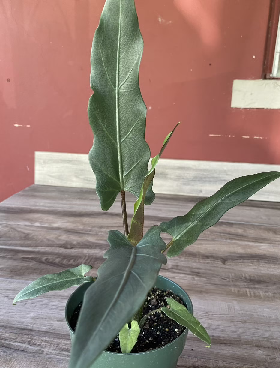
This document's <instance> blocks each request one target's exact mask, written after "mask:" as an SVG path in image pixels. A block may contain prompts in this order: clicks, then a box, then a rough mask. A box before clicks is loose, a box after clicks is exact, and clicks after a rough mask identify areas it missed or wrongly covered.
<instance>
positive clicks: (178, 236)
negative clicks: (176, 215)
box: [173, 176, 268, 241]
mask: <svg viewBox="0 0 280 368" xmlns="http://www.w3.org/2000/svg"><path fill="white" fill-rule="evenodd" d="M267 177H268V176H266V177H262V178H260V179H259V180H256V181H255V182H254V183H257V182H258V181H262V180H264V179H266V178H267ZM251 184H252V183H249V184H245V185H244V186H241V187H239V188H238V189H236V190H234V191H233V192H231V193H230V194H226V195H224V196H223V197H222V198H221V199H219V200H218V201H217V202H215V203H214V204H213V205H212V206H210V207H209V209H208V210H207V211H206V212H204V213H203V214H202V215H201V216H199V217H198V218H197V219H196V220H195V221H193V222H192V223H191V224H190V225H189V226H188V227H187V228H186V229H185V230H183V231H182V232H181V233H180V234H179V235H177V236H175V237H174V238H173V241H176V240H178V239H179V238H180V237H181V236H183V235H184V234H185V233H186V232H187V231H188V230H189V229H190V228H191V227H193V226H195V225H196V223H197V222H198V221H199V220H200V219H201V218H203V217H204V216H206V215H207V214H208V212H210V211H212V209H213V208H214V207H215V206H216V205H218V204H219V203H220V202H221V201H223V200H224V199H225V198H227V197H229V196H230V195H232V194H234V193H236V192H238V191H239V190H240V189H244V188H246V187H247V186H249V185H251ZM175 225H176V224H175Z"/></svg>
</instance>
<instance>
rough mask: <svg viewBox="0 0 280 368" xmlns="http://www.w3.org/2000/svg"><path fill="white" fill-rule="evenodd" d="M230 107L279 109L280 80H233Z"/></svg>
mask: <svg viewBox="0 0 280 368" xmlns="http://www.w3.org/2000/svg"><path fill="white" fill-rule="evenodd" d="M231 107H234V108H240V109H280V80H272V79H264V80H263V79H257V80H239V79H236V80H235V81H233V87H232V100H231Z"/></svg>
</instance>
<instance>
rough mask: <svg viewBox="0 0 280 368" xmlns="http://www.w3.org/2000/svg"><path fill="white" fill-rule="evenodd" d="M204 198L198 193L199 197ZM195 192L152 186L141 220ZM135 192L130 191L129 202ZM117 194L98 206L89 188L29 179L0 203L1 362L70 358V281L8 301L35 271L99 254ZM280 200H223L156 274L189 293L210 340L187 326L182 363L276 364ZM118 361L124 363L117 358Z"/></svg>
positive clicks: (163, 215)
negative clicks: (218, 214)
mask: <svg viewBox="0 0 280 368" xmlns="http://www.w3.org/2000/svg"><path fill="white" fill-rule="evenodd" d="M200 199H201V198H200ZM197 201H198V198H196V197H184V196H171V195H158V196H157V198H156V201H155V203H154V204H153V205H152V206H149V207H147V211H146V212H147V221H146V227H149V226H151V225H153V224H159V223H160V222H162V221H164V220H167V219H169V218H172V217H174V216H176V215H183V214H185V213H186V212H187V211H188V210H189V209H190V208H191V207H192V206H193V205H194V204H195V203H196V202H197ZM132 205H133V198H132V197H129V198H128V208H129V211H130V213H131V212H132ZM110 229H119V230H122V220H121V216H120V203H119V202H117V203H116V204H115V205H114V206H113V208H112V209H111V210H110V211H109V212H107V213H104V212H102V211H101V210H100V207H99V202H98V198H97V196H96V195H95V193H94V192H93V191H92V190H90V189H79V188H62V187H52V186H41V185H34V186H32V187H30V188H27V189H25V190H24V191H22V192H20V193H18V194H16V195H14V196H13V197H11V198H9V199H8V200H6V201H4V202H2V204H0V252H1V257H0V293H1V299H0V300H1V313H0V331H1V333H0V368H67V364H68V360H69V351H70V338H69V334H68V331H67V326H66V323H65V320H64V307H65V303H66V301H67V298H68V296H69V295H70V293H71V292H72V291H73V290H74V289H75V288H72V289H71V290H70V289H69V290H66V291H62V292H52V293H48V294H46V295H44V296H41V297H39V298H36V299H33V300H29V301H23V302H19V303H18V304H17V305H16V306H13V305H12V300H13V298H14V296H15V295H16V294H17V293H18V291H19V290H20V289H22V288H23V287H24V286H26V285H27V284H28V283H30V282H31V281H33V280H34V279H36V278H38V277H40V276H42V275H44V274H46V273H53V272H59V271H61V270H63V269H66V268H69V267H74V266H77V265H79V264H81V263H85V264H91V265H92V266H93V270H92V274H93V275H95V273H96V270H97V268H98V267H99V265H100V264H101V263H102V261H103V259H102V256H103V253H104V251H105V250H106V249H107V247H108V245H107V242H106V239H107V233H108V230H110ZM279 266H280V204H279V203H269V202H257V201H254V202H252V201H251V202H250V201H247V202H246V203H244V204H242V205H240V206H238V207H237V208H234V209H232V210H230V211H229V212H228V213H227V214H226V215H225V216H224V217H223V219H222V221H220V222H219V223H218V224H217V225H215V226H214V227H213V228H211V229H208V230H207V231H205V232H204V233H203V234H202V235H201V237H200V239H199V240H198V241H197V243H196V244H194V245H192V246H190V247H189V248H188V249H187V250H186V251H185V252H184V253H183V254H182V255H181V256H180V257H176V258H172V259H169V261H168V264H167V266H165V267H164V268H163V269H162V271H161V274H162V275H164V276H166V277H169V278H171V279H172V280H174V281H175V282H177V283H178V284H179V285H181V286H182V287H183V288H184V289H185V290H186V291H187V292H188V293H189V295H190V297H191V298H192V301H193V304H194V312H195V315H196V316H197V317H198V318H199V319H200V320H201V322H202V323H203V324H204V325H205V327H206V328H207V330H208V332H209V334H210V335H211V337H212V343H213V344H212V347H211V348H210V349H208V348H205V344H204V343H202V342H201V341H199V340H198V339H197V338H195V337H193V336H192V335H191V334H190V335H189V336H188V339H187V344H186V346H185V349H184V352H183V354H182V356H181V357H180V359H179V362H178V367H180V368H210V367H211V368H229V367H230V368H256V367H260V368H277V367H280V288H279V285H280V267H279ZM120 368H121V367H120Z"/></svg>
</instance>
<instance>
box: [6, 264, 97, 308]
mask: <svg viewBox="0 0 280 368" xmlns="http://www.w3.org/2000/svg"><path fill="white" fill-rule="evenodd" d="M91 269H92V267H91V266H87V265H80V266H78V267H75V268H69V269H68V270H65V271H62V272H59V273H53V274H50V275H45V276H42V277H40V278H39V279H37V280H35V281H33V282H31V284H29V285H28V286H26V287H25V288H24V289H23V290H21V291H20V292H19V293H18V294H17V296H16V297H15V299H14V301H13V304H16V303H17V302H19V301H21V300H25V299H32V298H36V296H39V295H41V294H44V293H47V292H49V291H55V290H64V289H68V288H70V287H71V286H75V285H81V284H83V283H84V282H88V281H93V278H92V277H91V276H85V274H86V273H87V272H88V271H89V270H91Z"/></svg>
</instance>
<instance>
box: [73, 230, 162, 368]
mask: <svg viewBox="0 0 280 368" xmlns="http://www.w3.org/2000/svg"><path fill="white" fill-rule="evenodd" d="M108 242H109V243H110V249H109V250H108V251H107V253H106V254H105V257H106V258H107V260H106V261H105V262H104V263H103V265H102V266H101V267H100V268H99V270H98V277H97V281H96V282H94V284H93V285H92V286H90V287H89V289H88V290H87V292H86V294H85V298H84V302H83V307H82V310H81V313H80V316H79V322H78V325H77V329H76V332H75V339H74V344H73V347H72V353H71V359H70V368H89V367H90V365H91V364H92V363H93V362H94V361H95V359H96V358H97V357H98V356H99V354H101V352H102V351H103V350H104V349H105V348H106V347H107V346H108V345H109V343H110V342H111V340H112V339H113V338H114V337H115V336H116V335H117V334H118V333H119V331H120V330H121V329H122V327H123V326H124V325H125V323H127V322H129V321H130V320H131V319H132V318H133V316H134V315H135V313H136V312H137V310H138V309H139V308H140V306H141V305H142V303H143V302H144V300H145V297H146V295H147V294H148V292H149V290H150V289H151V288H152V287H153V285H154V283H155V281H156V278H157V275H158V273H159V270H160V268H161V266H162V264H163V263H166V258H165V256H164V255H163V254H162V253H161V252H162V250H163V249H164V248H165V243H164V241H163V240H162V239H161V237H160V229H159V227H158V226H154V227H152V228H151V229H150V230H149V231H148V232H147V233H146V234H145V236H144V238H143V239H142V241H141V242H140V243H139V244H138V245H137V246H136V247H134V246H132V245H131V244H130V242H129V241H128V240H127V238H126V237H125V236H124V235H123V234H121V233H120V232H119V231H110V233H109V237H108Z"/></svg>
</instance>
